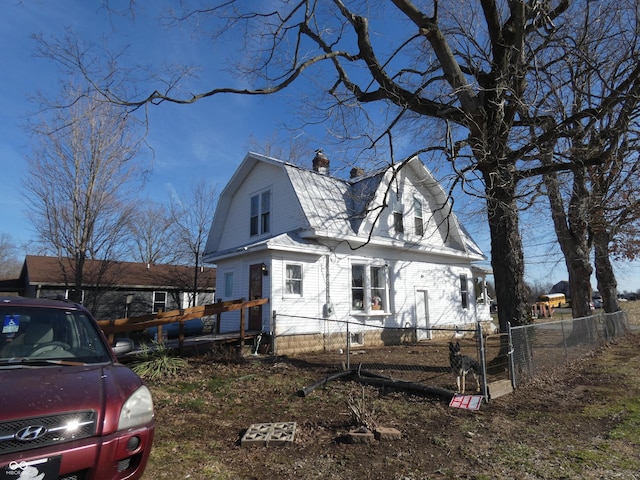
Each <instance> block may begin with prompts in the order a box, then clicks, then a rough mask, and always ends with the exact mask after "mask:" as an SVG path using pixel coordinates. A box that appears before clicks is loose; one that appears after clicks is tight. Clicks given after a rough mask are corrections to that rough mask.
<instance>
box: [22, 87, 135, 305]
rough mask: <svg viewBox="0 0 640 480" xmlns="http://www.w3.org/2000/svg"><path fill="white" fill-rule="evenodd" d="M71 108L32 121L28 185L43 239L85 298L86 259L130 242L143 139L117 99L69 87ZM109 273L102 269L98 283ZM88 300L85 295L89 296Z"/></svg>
mask: <svg viewBox="0 0 640 480" xmlns="http://www.w3.org/2000/svg"><path fill="white" fill-rule="evenodd" d="M65 93H67V94H68V95H69V97H68V98H69V99H71V98H72V99H74V101H73V102H72V103H70V106H69V108H67V109H64V110H55V111H50V113H51V115H50V116H49V118H42V120H41V121H40V122H39V123H37V124H34V125H32V127H31V128H32V132H33V133H34V134H35V136H36V138H37V140H38V144H37V146H36V147H35V148H34V150H33V153H32V155H31V157H30V158H28V168H27V174H26V176H25V178H24V181H23V184H24V187H25V189H26V191H27V192H28V195H25V197H26V199H27V205H26V210H27V215H28V217H29V219H30V220H31V222H32V223H33V225H34V227H35V229H36V232H37V235H38V237H39V241H40V242H41V243H42V244H43V245H44V246H45V247H46V248H47V249H48V251H49V252H52V253H53V254H54V255H56V256H57V257H58V258H60V266H61V269H62V270H63V271H64V272H65V275H66V277H67V281H68V285H69V287H70V289H71V293H70V297H71V298H72V299H73V300H76V301H80V300H81V299H82V298H81V297H82V288H83V284H84V283H85V281H86V280H87V279H86V278H85V275H84V273H85V272H84V266H85V261H86V260H87V259H95V260H102V261H104V266H105V269H106V268H107V266H108V264H109V261H110V260H115V259H118V257H119V256H120V255H121V254H122V249H123V248H125V246H126V239H127V236H128V230H127V228H126V227H127V224H128V221H129V218H130V215H131V213H132V210H133V205H134V204H135V202H134V201H132V193H133V192H134V191H136V190H137V188H136V187H137V186H138V185H139V182H140V181H141V180H142V177H141V172H142V170H141V164H140V163H139V162H138V158H137V155H138V153H139V150H140V140H139V138H138V137H136V136H135V134H134V130H133V126H132V125H131V122H130V118H129V117H128V116H127V115H126V114H125V112H123V111H122V109H120V108H118V107H117V106H115V105H113V104H110V103H104V102H102V103H101V102H96V101H95V100H94V99H92V98H91V97H90V96H88V95H78V94H77V92H76V91H71V90H67V91H66V92H65ZM103 273H104V272H103V271H102V269H98V270H96V272H95V274H96V278H92V279H91V283H92V284H93V285H96V284H97V283H98V282H99V277H100V276H101V275H102V274H103ZM85 301H86V299H85Z"/></svg>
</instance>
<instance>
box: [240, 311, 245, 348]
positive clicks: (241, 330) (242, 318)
mask: <svg viewBox="0 0 640 480" xmlns="http://www.w3.org/2000/svg"><path fill="white" fill-rule="evenodd" d="M245 310H246V308H241V309H240V355H241V356H242V355H243V351H244V312H245Z"/></svg>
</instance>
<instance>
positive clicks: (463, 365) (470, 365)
mask: <svg viewBox="0 0 640 480" xmlns="http://www.w3.org/2000/svg"><path fill="white" fill-rule="evenodd" d="M449 363H450V364H451V371H452V372H453V375H454V376H455V377H456V385H457V387H458V390H456V392H457V393H462V394H464V391H465V387H466V385H465V384H466V380H467V374H468V373H470V374H471V375H473V378H475V380H476V392H479V391H480V380H479V379H478V376H479V375H480V364H479V363H478V362H476V361H475V360H474V359H473V358H471V357H468V356H467V355H462V354H461V353H460V342H456V343H455V344H454V343H453V342H449ZM460 384H462V389H460V386H461V385H460Z"/></svg>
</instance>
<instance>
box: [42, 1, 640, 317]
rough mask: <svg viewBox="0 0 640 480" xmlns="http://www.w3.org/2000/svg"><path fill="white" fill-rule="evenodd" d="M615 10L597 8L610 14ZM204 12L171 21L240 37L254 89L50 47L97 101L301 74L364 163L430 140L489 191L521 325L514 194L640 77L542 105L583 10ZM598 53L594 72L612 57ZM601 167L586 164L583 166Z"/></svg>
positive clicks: (544, 5)
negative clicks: (148, 73) (158, 75)
mask: <svg viewBox="0 0 640 480" xmlns="http://www.w3.org/2000/svg"><path fill="white" fill-rule="evenodd" d="M107 3H108V2H107ZM618 3H619V2H618V1H616V0H604V1H602V2H599V3H598V5H599V6H600V8H601V10H603V11H605V10H610V9H615V8H618ZM208 5H209V6H208V7H207V6H206V5H205V6H203V7H202V8H199V9H197V10H196V9H193V10H188V9H186V10H184V11H180V12H176V13H175V14H174V15H173V18H174V19H175V20H176V21H179V22H184V21H194V23H196V24H197V25H199V28H207V29H210V30H208V31H207V32H206V33H207V34H208V35H210V36H211V38H213V39H215V41H218V40H220V41H221V42H222V41H223V40H224V36H225V35H232V36H233V35H235V40H236V41H237V40H239V39H244V43H243V44H242V48H241V50H242V52H243V56H242V57H241V58H242V59H243V60H246V62H245V63H244V64H243V65H237V66H236V69H235V71H236V72H237V73H238V77H239V78H242V79H243V80H245V81H246V82H247V83H248V84H249V85H251V86H250V87H247V88H245V87H244V86H242V87H237V86H232V87H229V86H220V87H218V88H212V89H206V88H204V89H203V90H202V91H201V92H198V93H191V92H192V90H189V91H185V93H183V91H182V90H181V89H180V81H181V80H182V79H183V78H184V76H185V75H187V74H188V72H189V71H188V69H184V70H180V71H178V70H174V71H173V73H172V75H171V76H169V77H166V78H165V79H164V81H162V82H158V81H155V82H153V84H148V85H146V91H145V93H142V94H140V84H139V83H135V84H134V83H131V82H127V81H126V78H123V77H122V76H120V77H118V75H117V74H118V73H120V74H122V75H125V76H126V75H128V74H129V73H130V72H127V71H124V70H120V71H115V70H113V69H109V68H107V71H106V72H102V73H100V72H98V71H97V70H95V69H91V67H93V66H95V64H93V65H92V64H90V63H88V62H87V61H86V56H85V55H86V52H85V51H81V50H78V47H77V44H76V43H74V42H67V41H63V42H60V43H58V44H47V45H46V47H47V52H48V55H49V56H51V57H53V58H55V59H57V60H59V61H60V62H62V63H63V64H65V65H74V66H77V65H82V66H83V67H87V68H83V69H82V72H83V74H84V75H85V76H86V78H87V79H88V81H90V82H91V83H92V84H93V85H96V86H99V87H100V90H101V93H102V94H103V96H104V98H105V99H107V100H108V101H111V102H114V103H117V104H120V105H125V106H127V107H129V108H132V109H136V108H139V107H141V106H144V105H148V104H159V103H163V102H174V103H179V104H189V103H194V102H197V101H200V100H202V99H205V98H209V97H212V96H215V95H218V94H226V93H235V94H243V95H265V94H271V93H275V92H278V91H281V90H283V89H285V88H289V87H290V86H291V85H292V84H294V83H297V82H298V81H299V80H301V79H303V80H306V81H307V82H309V83H310V84H312V85H314V86H316V87H317V91H318V92H320V93H321V94H324V97H323V98H322V99H320V100H322V101H323V105H324V107H325V108H317V109H315V110H313V111H311V112H312V113H309V112H310V110H309V109H305V110H304V112H305V115H307V116H310V117H313V118H312V119H309V120H308V121H321V120H325V119H327V120H328V119H331V120H332V121H333V123H331V128H332V130H333V131H334V132H336V134H339V135H338V136H339V137H340V138H342V139H344V140H345V141H347V140H348V141H354V142H355V143H354V144H356V145H359V146H360V147H361V148H363V150H362V151H363V152H365V153H367V152H372V153H370V155H371V157H375V156H376V155H378V156H379V153H377V154H376V150H377V149H387V150H388V151H387V152H386V155H385V157H387V158H390V159H391V162H392V163H396V161H397V160H396V158H395V156H396V154H395V149H396V148H398V146H399V145H400V144H401V143H406V142H409V141H410V142H413V145H415V148H414V151H411V152H409V154H408V155H406V156H405V158H406V157H408V156H411V155H413V154H415V153H421V152H424V151H426V150H427V149H433V146H434V144H437V145H438V146H439V147H440V148H439V151H440V152H441V155H442V156H441V157H440V158H439V161H440V162H443V161H444V163H446V164H447V165H449V166H450V167H451V168H452V169H453V170H454V171H455V173H456V175H457V180H456V184H457V185H463V186H464V185H469V184H472V183H479V184H480V187H475V191H481V192H482V194H483V195H484V197H485V201H486V203H487V218H488V224H489V229H490V234H491V258H492V266H493V271H494V275H495V282H496V285H495V287H496V294H497V298H498V302H499V304H500V309H499V317H500V326H501V328H502V329H505V328H506V325H507V323H508V322H512V323H514V324H521V323H524V322H527V321H528V318H529V308H528V305H527V303H528V302H527V294H526V289H525V285H524V258H523V248H522V241H521V238H520V235H519V216H518V200H519V198H521V196H522V195H526V194H527V189H528V188H533V186H534V185H535V184H536V183H539V178H540V175H541V174H542V173H545V172H546V173H548V172H550V171H562V170H567V169H572V168H574V166H575V164H574V163H573V161H572V159H568V158H553V160H552V164H551V165H542V164H541V162H540V158H541V157H542V156H543V155H544V154H546V153H547V152H546V151H543V150H542V147H543V146H548V145H550V144H555V143H556V142H557V141H558V139H562V138H570V137H571V136H572V135H573V134H574V133H575V126H576V123H580V122H581V121H582V120H583V119H585V118H598V117H599V116H600V115H601V114H602V112H603V111H606V110H607V108H610V107H611V106H612V105H615V104H617V103H618V102H620V101H621V100H620V98H621V97H624V95H625V92H626V91H627V90H628V89H629V87H630V83H632V82H633V81H634V79H635V78H637V76H638V75H639V74H640V73H639V72H636V71H632V72H626V75H627V76H620V77H615V78H612V79H610V80H611V81H610V83H609V85H608V88H607V90H606V91H602V92H599V93H598V95H597V96H596V97H595V98H594V103H595V102H597V103H598V106H597V108H595V109H594V108H593V107H589V108H588V109H587V110H581V109H578V110H577V111H574V112H571V113H570V114H569V115H565V112H563V114H562V115H561V116H554V115H553V114H549V113H548V112H541V111H540V108H539V107H540V104H541V102H540V101H539V96H543V97H544V96H545V95H547V94H548V92H549V90H548V89H549V85H548V84H547V83H546V81H547V80H548V77H547V76H545V71H546V69H547V68H548V67H553V66H554V65H555V64H556V63H557V62H559V61H560V60H561V59H562V58H563V56H564V55H565V54H566V50H565V47H566V44H567V39H570V38H572V36H573V35H574V33H575V30H576V28H586V29H599V28H601V27H602V25H599V24H598V23H597V22H593V23H585V22H584V21H581V19H582V18H583V17H584V11H583V10H584V8H583V7H584V6H583V4H582V3H581V2H577V3H575V4H574V3H573V2H571V1H570V0H548V1H537V0H513V1H509V2H494V1H490V0H481V1H470V2H447V3H446V4H445V5H444V6H443V5H441V4H440V3H439V2H438V1H437V0H434V1H433V2H432V3H430V4H429V7H427V6H426V5H425V4H420V6H418V5H417V4H415V3H414V2H412V1H410V0H392V1H391V2H383V3H380V2H357V3H352V2H351V3H349V4H348V5H347V4H346V3H345V2H343V1H342V0H333V1H331V2H318V1H317V0H297V1H294V2H290V1H284V0H283V1H280V2H269V3H265V4H256V3H254V2H243V1H234V0H225V1H219V2H217V1H214V0H212V1H211V2H210V3H209V4H208ZM627 7H628V6H627ZM633 7H634V6H633V5H631V8H633ZM185 8H188V7H185ZM619 28H624V26H623V25H622V24H620V25H619ZM597 53H598V56H597V57H596V58H593V59H592V63H593V65H594V67H595V68H597V64H598V63H599V62H600V61H602V59H603V58H605V57H606V56H607V55H608V52H605V51H598V52H597ZM114 75H115V76H114ZM138 78H139V77H138ZM103 80H108V81H103ZM149 81H150V82H151V81H152V80H151V78H150V79H149ZM559 81H560V82H562V81H563V80H562V79H559ZM143 88H144V85H143ZM381 110H384V114H383V115H382V116H381V115H380V112H381ZM587 127H588V125H587ZM398 140H400V141H398ZM403 141H404V142H403ZM367 154H368V153H367ZM400 160H401V159H400ZM598 161H600V159H599V158H586V159H581V163H582V164H591V163H596V162H598ZM529 179H534V181H529Z"/></svg>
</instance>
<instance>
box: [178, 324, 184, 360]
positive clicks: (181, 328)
mask: <svg viewBox="0 0 640 480" xmlns="http://www.w3.org/2000/svg"><path fill="white" fill-rule="evenodd" d="M183 346H184V321H183V320H180V322H179V323H178V352H179V353H180V355H182V347H183Z"/></svg>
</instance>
